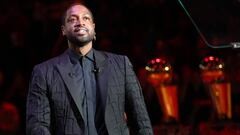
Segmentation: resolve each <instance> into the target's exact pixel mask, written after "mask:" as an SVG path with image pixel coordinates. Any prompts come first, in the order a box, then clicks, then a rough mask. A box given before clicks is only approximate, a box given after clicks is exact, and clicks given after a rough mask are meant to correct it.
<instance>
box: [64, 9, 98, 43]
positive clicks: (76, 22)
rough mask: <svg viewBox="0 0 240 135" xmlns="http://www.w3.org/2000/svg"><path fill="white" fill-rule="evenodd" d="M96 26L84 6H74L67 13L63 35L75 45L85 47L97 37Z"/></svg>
mask: <svg viewBox="0 0 240 135" xmlns="http://www.w3.org/2000/svg"><path fill="white" fill-rule="evenodd" d="M94 29H95V24H94V22H93V17H92V14H91V12H90V11H89V10H88V9H87V8H86V7H85V6H83V5H74V6H72V7H70V8H69V9H68V10H67V12H66V17H65V24H64V25H62V33H63V35H65V36H66V37H67V39H68V40H69V41H70V42H71V43H72V44H74V45H77V46H83V45H84V44H87V43H89V42H91V41H92V40H93V39H94V36H95V30H94Z"/></svg>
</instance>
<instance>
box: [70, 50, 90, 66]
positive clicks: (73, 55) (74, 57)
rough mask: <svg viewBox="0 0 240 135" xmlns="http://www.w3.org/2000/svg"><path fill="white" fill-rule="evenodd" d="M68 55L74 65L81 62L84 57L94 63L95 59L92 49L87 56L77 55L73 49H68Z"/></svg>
mask: <svg viewBox="0 0 240 135" xmlns="http://www.w3.org/2000/svg"><path fill="white" fill-rule="evenodd" d="M68 54H69V56H70V59H71V61H72V62H73V63H77V62H79V60H80V59H81V58H82V57H86V58H87V59H89V60H90V61H92V62H94V57H93V49H91V50H90V51H89V52H88V53H87V54H86V55H85V56H83V55H81V54H79V53H77V52H76V51H74V50H73V49H72V48H69V49H68Z"/></svg>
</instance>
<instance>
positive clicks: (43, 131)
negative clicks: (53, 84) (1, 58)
mask: <svg viewBox="0 0 240 135" xmlns="http://www.w3.org/2000/svg"><path fill="white" fill-rule="evenodd" d="M26 109H27V111H26V133H27V135H51V133H50V105H49V99H48V97H47V83H46V78H45V75H44V74H43V72H42V70H41V69H40V67H39V66H36V67H35V68H34V69H33V72H32V76H31V80H30V83H29V91H28V96H27V106H26Z"/></svg>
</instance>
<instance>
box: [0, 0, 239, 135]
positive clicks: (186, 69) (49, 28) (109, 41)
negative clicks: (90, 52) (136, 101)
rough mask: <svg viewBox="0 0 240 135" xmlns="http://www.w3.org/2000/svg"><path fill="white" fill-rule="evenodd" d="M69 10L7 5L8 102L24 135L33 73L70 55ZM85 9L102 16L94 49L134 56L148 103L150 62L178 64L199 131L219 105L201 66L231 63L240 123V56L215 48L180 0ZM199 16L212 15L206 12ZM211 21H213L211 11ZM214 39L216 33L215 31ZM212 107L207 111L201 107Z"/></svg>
mask: <svg viewBox="0 0 240 135" xmlns="http://www.w3.org/2000/svg"><path fill="white" fill-rule="evenodd" d="M68 3H69V1H64V0H42V1H41V0H22V1H20V0H2V1H1V2H0V38H1V41H0V97H1V98H0V99H1V102H2V103H4V102H8V103H12V104H13V105H14V106H15V107H16V108H17V110H18V114H19V115H20V124H19V127H18V128H17V134H18V135H24V134H25V109H26V108H25V102H26V95H27V91H28V83H29V79H30V76H31V71H32V68H33V66H34V65H35V64H38V63H41V62H43V61H45V60H47V59H49V58H52V57H54V56H57V55H59V54H61V53H62V52H63V51H64V49H66V48H67V44H66V39H65V38H64V37H63V36H62V35H61V24H60V18H61V13H62V12H63V11H64V7H65V6H66V5H67V4H68ZM84 3H85V4H86V5H88V6H89V8H90V9H91V10H92V12H93V14H94V17H95V23H96V33H97V41H96V43H95V44H94V47H95V48H97V49H101V50H105V51H110V52H114V53H118V54H125V55H127V56H128V57H129V59H130V60H131V62H132V64H133V66H134V70H135V71H136V74H137V76H138V77H139V80H140V82H141V85H142V87H143V92H144V95H145V98H146V100H148V99H147V98H148V97H147V96H146V95H147V93H148V91H147V87H148V86H147V85H148V84H146V80H145V79H146V78H145V76H144V75H145V73H144V67H145V65H146V63H147V62H148V61H149V60H151V59H153V58H155V57H163V58H166V59H167V60H168V61H169V62H170V63H171V65H172V67H173V70H174V73H175V74H176V76H177V84H178V85H179V104H180V108H181V109H180V114H181V115H180V116H181V122H182V123H186V124H196V123H197V124H198V123H200V122H201V121H208V120H209V119H211V114H212V106H211V103H209V96H207V94H206V90H205V89H204V87H203V86H202V84H201V83H202V82H201V79H200V75H199V73H200V72H199V63H200V62H201V60H202V58H203V57H205V56H209V55H213V56H216V57H219V58H221V59H223V60H224V62H225V66H226V73H227V75H228V76H229V81H230V82H231V84H232V93H233V94H232V95H233V96H232V105H233V107H232V110H233V111H232V112H233V117H234V121H236V122H239V117H240V113H239V101H237V99H238V98H239V83H240V69H239V67H240V63H239V59H240V54H239V50H238V49H231V48H226V49H211V48H209V47H207V46H206V45H205V44H204V42H203V41H202V39H201V38H200V37H199V34H198V33H197V32H196V30H195V28H194V27H193V25H192V24H191V22H190V21H189V18H187V16H186V14H185V13H184V11H183V10H182V9H181V7H180V5H179V3H178V2H177V0H87V1H85V2H84ZM231 5H232V6H235V7H236V6H239V5H240V3H237V2H236V1H234V2H230V5H228V6H229V7H231ZM197 11H198V12H197V13H199V12H200V13H201V12H203V11H205V10H204V8H199V9H197ZM239 13H240V12H239ZM203 14H204V15H203V16H205V17H206V18H212V17H211V16H208V14H207V13H206V12H203ZM226 14H227V15H228V14H229V15H230V14H231V12H229V13H226ZM233 16H234V21H232V20H227V23H224V25H221V26H222V27H221V29H223V30H225V32H228V31H229V30H232V29H235V28H236V29H237V28H238V27H239V25H238V24H239V19H240V18H239V15H238V14H234V15H233ZM194 18H196V17H194ZM206 20H207V19H206ZM207 28H209V27H207ZM230 28H231V29H230ZM207 30H208V29H207ZM220 31H221V30H220ZM204 32H205V31H204ZM207 32H211V28H209V31H207ZM221 32H222V31H221ZM223 32H224V31H223ZM212 35H213V36H212ZM223 38H226V37H225V36H224V37H222V36H214V34H211V36H210V38H208V40H209V41H211V43H216V45H217V43H218V42H220V41H221V40H224V41H225V39H223ZM230 38H231V37H230ZM234 38H235V39H236V37H234ZM150 98H151V96H150ZM202 101H203V102H202ZM204 101H206V104H201V103H205V102H204ZM153 102H156V101H151V102H150V103H149V104H148V103H147V107H148V110H149V114H150V115H151V116H150V117H151V118H152V119H154V115H156V114H157V115H158V113H159V117H160V118H159V120H153V125H155V124H158V123H159V121H160V119H161V112H158V111H161V110H158V109H152V108H157V107H156V106H158V103H153ZM154 104H156V105H155V106H154ZM151 105H152V106H151ZM196 105H197V106H198V108H197V109H196V107H195V108H194V106H196ZM201 107H202V108H204V109H202V108H201ZM0 109H1V108H0ZM151 111H153V113H151ZM0 112H1V111H0ZM0 116H1V115H0Z"/></svg>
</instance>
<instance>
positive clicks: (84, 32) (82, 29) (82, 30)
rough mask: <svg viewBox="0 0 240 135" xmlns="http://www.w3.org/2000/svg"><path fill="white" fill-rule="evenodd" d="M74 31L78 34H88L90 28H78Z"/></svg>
mask: <svg viewBox="0 0 240 135" xmlns="http://www.w3.org/2000/svg"><path fill="white" fill-rule="evenodd" d="M74 32H76V33H77V34H80V35H84V34H87V33H88V29H87V28H84V27H82V28H77V29H75V30H74Z"/></svg>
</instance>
